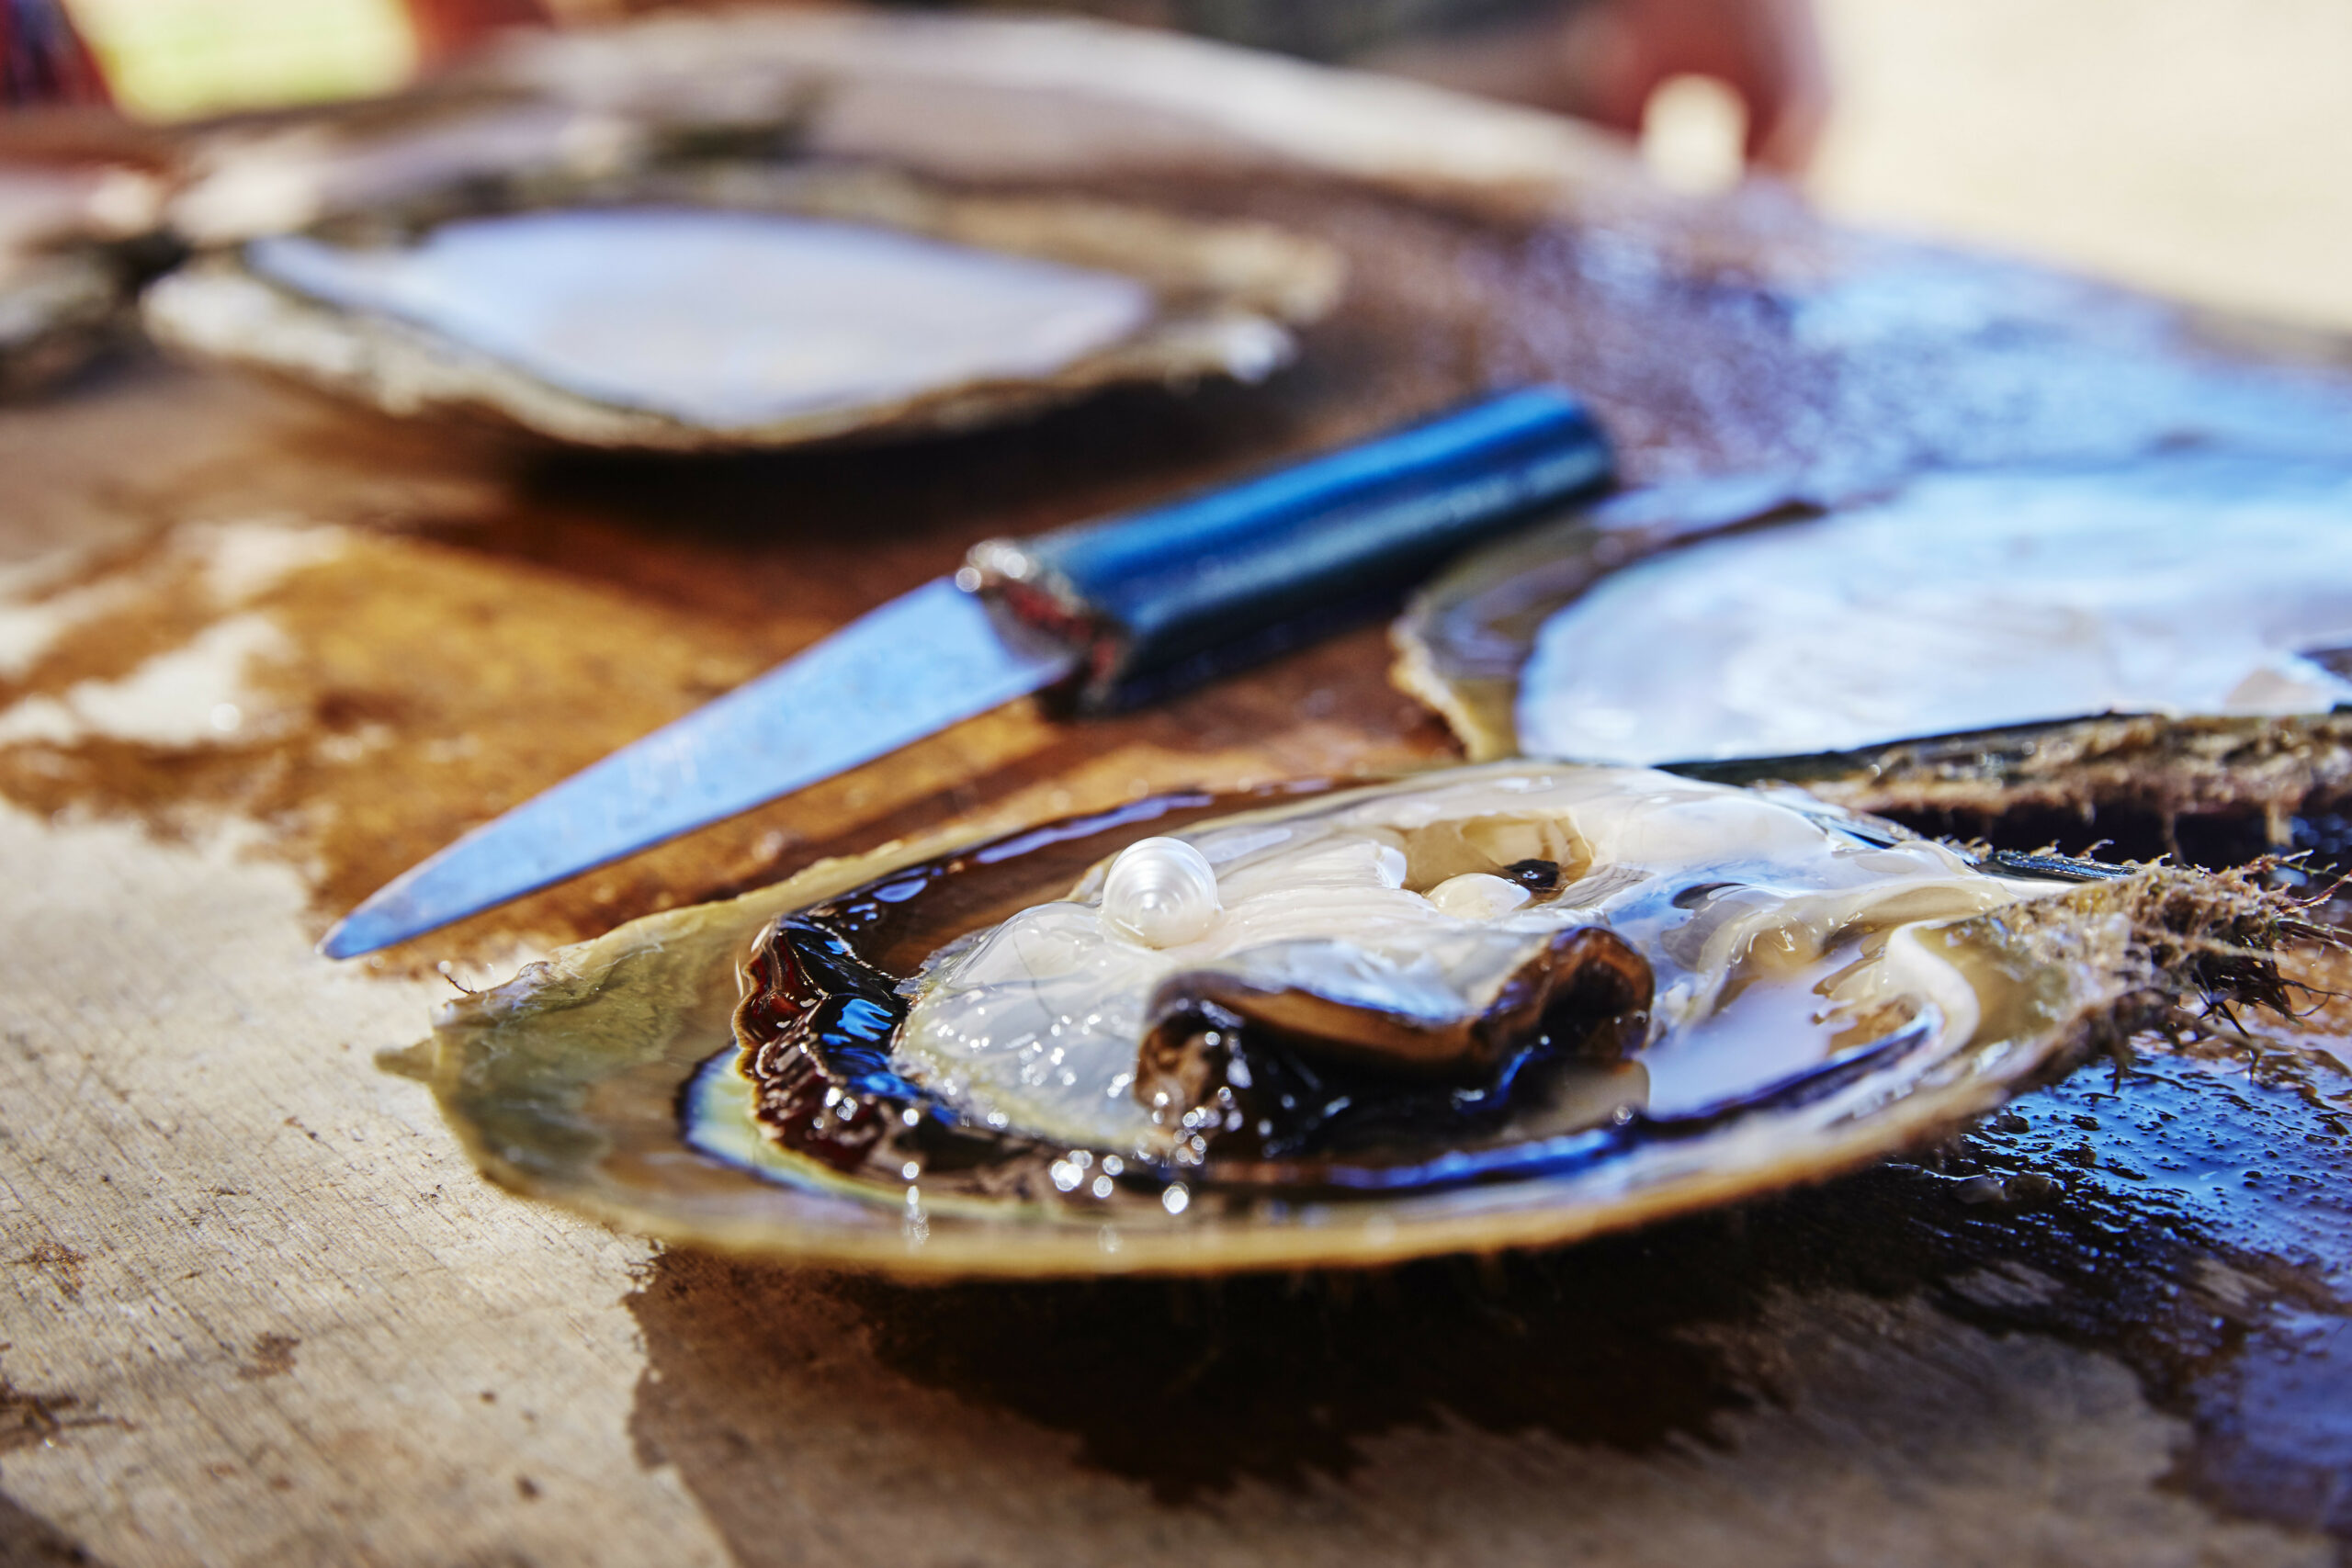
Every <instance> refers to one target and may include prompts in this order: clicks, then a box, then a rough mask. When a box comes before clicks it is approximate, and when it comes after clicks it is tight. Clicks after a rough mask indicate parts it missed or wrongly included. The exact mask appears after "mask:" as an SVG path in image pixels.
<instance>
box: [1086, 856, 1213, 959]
mask: <svg viewBox="0 0 2352 1568" xmlns="http://www.w3.org/2000/svg"><path fill="white" fill-rule="evenodd" d="M1218 909H1219V906H1218V904H1217V901H1216V871H1215V870H1214V869H1212V868H1211V866H1210V865H1209V863H1208V861H1207V859H1206V858H1205V857H1204V856H1203V855H1202V853H1201V852H1200V851H1198V850H1196V849H1194V848H1193V846H1192V845H1190V844H1188V843H1186V842H1185V841H1184V840H1182V839H1138V840H1136V841H1135V842H1134V843H1132V844H1129V845H1128V846H1127V847H1126V848H1125V849H1124V850H1121V851H1120V852H1119V855H1118V858H1117V859H1116V860H1114V861H1113V862H1112V863H1111V869H1110V871H1109V873H1108V874H1105V875H1104V876H1103V925H1104V926H1105V927H1107V928H1108V929H1109V930H1110V931H1111V932H1112V934H1113V935H1114V936H1123V937H1125V938H1126V939H1127V940H1128V941H1130V942H1141V943H1143V944H1144V946H1146V947H1174V946H1175V945H1177V944H1178V943H1179V942H1193V941H1197V940H1198V939H1199V938H1201V937H1203V936H1205V935H1207V934H1208V929H1209V928H1210V927H1211V926H1213V925H1215V924H1216V917H1217V913H1218Z"/></svg>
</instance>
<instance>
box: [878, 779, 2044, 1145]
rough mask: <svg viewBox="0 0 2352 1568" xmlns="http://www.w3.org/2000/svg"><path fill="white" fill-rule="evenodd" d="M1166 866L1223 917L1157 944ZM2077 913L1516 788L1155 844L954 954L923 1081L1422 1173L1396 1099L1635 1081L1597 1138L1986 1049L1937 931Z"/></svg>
mask: <svg viewBox="0 0 2352 1568" xmlns="http://www.w3.org/2000/svg"><path fill="white" fill-rule="evenodd" d="M1163 845H1173V846H1179V847H1181V848H1183V849H1185V850H1188V851H1189V852H1191V854H1192V857H1193V859H1194V860H1196V861H1197V862H1198V863H1200V864H1201V866H1202V868H1203V869H1204V871H1205V872H1208V873H1210V874H1212V875H1213V881H1212V882H1211V884H1210V886H1212V887H1213V889H1214V891H1213V893H1212V895H1211V897H1213V899H1214V900H1215V905H1216V907H1215V908H1210V909H1209V910H1208V911H1206V913H1207V917H1208V918H1206V919H1204V920H1202V921H1201V922H1200V923H1199V925H1198V927H1197V929H1196V930H1193V931H1187V932H1183V933H1181V935H1182V940H1169V941H1163V942H1152V941H1149V940H1145V939H1144V938H1142V937H1141V936H1139V934H1138V933H1137V931H1136V926H1135V924H1134V923H1133V922H1132V921H1131V920H1129V919H1125V918H1123V917H1122V900H1121V898H1120V897H1119V896H1120V895H1121V894H1122V892H1125V894H1126V901H1127V902H1128V903H1130V904H1132V902H1133V901H1134V899H1135V894H1134V891H1133V889H1132V888H1129V889H1122V888H1121V886H1120V882H1121V874H1122V872H1123V871H1125V870H1127V869H1128V868H1130V867H1131V866H1133V865H1134V864H1135V863H1136V860H1137V859H1138V858H1139V857H1147V856H1149V857H1155V858H1157V857H1159V856H1164V855H1165V853H1166V852H1165V851H1164V850H1162V849H1161V848H1160V846H1163ZM2049 886H2050V885H2046V884H2044V885H2040V886H2035V885H2020V884H2018V883H2014V882H2010V881H2007V880H2004V879H2002V878H1999V877H1996V876H1991V875H1987V874H1984V873H1983V872H1980V871H1978V870H1976V869H1975V868H1974V867H1973V865H1972V864H1971V863H1969V862H1967V861H1966V860H1965V859H1963V858H1962V857H1961V856H1960V855H1958V854H1957V853H1955V852H1952V851H1951V850H1949V849H1947V848H1945V847H1944V846H1942V845H1939V844H1936V843H1932V842H1929V841H1928V840H1919V839H1912V838H1909V837H1907V836H1905V835H1903V834H1901V833H1900V832H1894V831H1890V830H1888V829H1885V828H1883V826H1878V825H1872V824H1870V823H1867V822H1864V821H1861V820H1860V819H1856V818H1848V817H1846V816H1844V815H1843V814H1842V813H1838V812H1835V811H1830V810H1825V809H1823V808H1821V807H1817V806H1815V805H1813V804H1812V803H1810V802H1806V801H1804V800H1803V799H1802V797H1793V796H1790V797H1777V796H1770V795H1762V794H1758V793H1755V792H1750V791H1743V790H1737V789H1730V788H1725V787H1723V786H1720V785H1714V784H1697V783H1692V782H1691V781H1688V780H1683V779H1677V778H1672V777H1670V776H1668V775H1665V774H1660V773H1648V772H1645V771H1641V770H1627V769H1577V768H1566V769H1553V770H1544V769H1541V768H1536V769H1530V768H1524V767H1520V768H1504V769H1488V770H1484V771H1479V772H1475V773H1469V774H1466V775H1461V776H1456V777H1453V778H1448V779H1434V780H1419V781H1415V782H1413V783H1411V784H1402V785H1397V786H1391V787H1388V788H1384V789H1377V790H1373V791H1369V792H1362V793H1354V794H1350V795H1343V796H1340V798H1339V799H1337V800H1335V801H1333V802H1330V803H1328V804H1322V805H1318V806H1317V807H1309V808H1305V809H1300V808H1291V809H1288V810H1281V811H1274V812H1267V813H1257V814H1251V815H1247V816H1244V817H1242V818H1238V819H1234V820H1230V821H1225V822H1219V823H1216V824H1211V825H1204V826H1202V827H1197V828H1193V829H1187V830H1186V831H1185V832H1184V833H1183V834H1182V835H1181V836H1179V837H1175V838H1169V839H1154V840H1146V841H1145V842H1144V843H1141V844H1138V845H1136V846H1133V847H1131V848H1130V849H1128V850H1127V851H1125V852H1124V853H1123V854H1122V855H1121V856H1120V857H1119V858H1117V859H1114V860H1113V861H1111V862H1109V863H1105V864H1104V865H1101V866H1097V867H1096V868H1094V870H1092V871H1091V872H1090V873H1089V874H1088V875H1087V876H1086V877H1085V878H1083V879H1081V880H1080V882H1079V884H1078V885H1077V886H1075V887H1073V888H1072V889H1071V890H1070V892H1069V897H1066V898H1063V899H1059V900H1056V901H1054V902H1051V903H1046V904H1041V905H1038V906H1036V907H1035V908H1029V909H1025V910H1023V911H1022V912H1021V913H1019V914H1017V915H1015V916H1013V917H1012V919H1009V920H1006V921H1004V922H1003V923H1001V924H1000V925H997V926H994V927H991V928H989V929H988V930H985V931H979V932H976V933H974V934H973V935H972V936H970V937H967V938H966V939H964V940H962V941H960V942H956V943H954V944H952V945H951V946H949V947H948V948H947V949H945V950H944V951H943V952H942V953H939V954H937V955H936V956H935V957H933V959H932V960H931V961H930V963H928V964H926V965H925V967H924V970H923V972H922V976H921V977H920V979H919V980H918V982H917V984H916V987H915V988H914V994H913V998H912V1003H911V1006H910V1010H909V1012H908V1016H907V1019H906V1021H905V1023H904V1025H903V1026H902V1027H901V1028H900V1029H899V1032H898V1037H897V1040H896V1043H895V1046H894V1050H893V1055H892V1061H893V1065H894V1066H895V1068H896V1069H897V1071H898V1072H899V1074H900V1075H901V1076H902V1077H905V1078H906V1079H907V1080H908V1081H909V1082H910V1083H911V1084H914V1085H916V1086H918V1087H920V1088H922V1089H928V1090H929V1091H931V1092H932V1093H933V1094H934V1095H935V1096H936V1097H937V1098H938V1100H940V1101H941V1102H942V1103H943V1104H944V1105H945V1106H947V1107H949V1108H951V1109H952V1110H953V1111H956V1113H958V1114H960V1115H962V1116H963V1117H965V1118H966V1119H967V1120H974V1121H978V1122H981V1123H983V1124H985V1125H987V1126H989V1127H993V1128H1000V1129H1011V1130H1013V1131H1016V1132H1019V1133H1022V1134H1028V1135H1032V1136H1036V1137H1042V1138H1046V1139H1048V1140H1052V1141H1057V1142H1063V1143H1067V1144H1069V1145H1076V1146H1083V1147H1089V1148H1094V1149H1107V1150H1111V1151H1113V1152H1116V1153H1120V1154H1122V1155H1124V1156H1128V1157H1129V1158H1140V1159H1145V1160H1170V1159H1172V1160H1174V1161H1175V1162H1176V1163H1177V1164H1179V1165H1182V1164H1198V1163H1201V1161H1202V1160H1204V1159H1205V1158H1206V1157H1207V1156H1208V1155H1209V1153H1210V1151H1211V1149H1212V1148H1213V1147H1214V1148H1215V1149H1216V1150H1218V1151H1220V1152H1222V1151H1225V1150H1227V1149H1228V1148H1230V1147H1233V1146H1236V1145H1238V1146H1239V1147H1240V1148H1242V1149H1243V1150H1245V1151H1246V1153H1247V1155H1248V1156H1249V1157H1250V1158H1258V1157H1261V1156H1264V1155H1266V1154H1267V1153H1269V1152H1272V1153H1275V1154H1279V1155H1281V1156H1285V1157H1287V1156H1293V1155H1295V1154H1298V1153H1300V1152H1301V1151H1303V1150H1308V1149H1314V1148H1318V1147H1322V1146H1324V1145H1328V1144H1331V1143H1333V1142H1334V1141H1335V1139H1336V1142H1337V1143H1339V1144H1342V1145H1349V1144H1352V1142H1354V1141H1355V1140H1352V1139H1351V1138H1350V1137H1349V1136H1347V1134H1348V1132H1349V1129H1350V1127H1351V1125H1352V1124H1353V1123H1355V1122H1367V1121H1368V1122H1371V1123H1374V1124H1376V1125H1377V1126H1378V1128H1379V1133H1380V1135H1379V1136H1378V1137H1376V1138H1375V1139H1374V1142H1376V1143H1378V1144H1379V1145H1381V1146H1382V1147H1383V1148H1384V1149H1386V1148H1388V1147H1390V1146H1391V1145H1396V1146H1397V1153H1398V1156H1399V1157H1402V1158H1408V1159H1409V1158H1411V1157H1413V1156H1412V1154H1411V1151H1410V1148H1409V1145H1411V1144H1412V1143H1413V1141H1414V1140H1413V1139H1411V1138H1410V1137H1406V1138H1404V1139H1402V1140H1398V1139H1397V1138H1395V1137H1394V1136H1392V1135H1391V1134H1390V1132H1389V1129H1388V1128H1387V1126H1386V1122H1388V1121H1390V1120H1393V1118H1391V1117H1389V1116H1387V1115H1386V1114H1385V1112H1387V1111H1391V1110H1393V1109H1394V1105H1393V1104H1385V1103H1384V1101H1395V1100H1397V1099H1398V1097H1399V1096H1400V1095H1401V1096H1402V1097H1403V1098H1405V1099H1408V1100H1430V1099H1432V1098H1435V1099H1438V1100H1445V1101H1447V1102H1448V1103H1457V1102H1475V1101H1479V1100H1487V1099H1489V1098H1491V1099H1492V1100H1493V1101H1494V1109H1496V1110H1499V1109H1500V1108H1501V1105H1502V1102H1503V1101H1504V1100H1507V1099H1508V1098H1510V1095H1509V1092H1508V1091H1509V1090H1510V1089H1525V1088H1526V1087H1527V1086H1526V1085H1525V1084H1523V1083H1518V1082H1515V1081H1514V1080H1518V1079H1521V1078H1523V1077H1532V1075H1531V1074H1530V1071H1529V1069H1530V1068H1531V1067H1532V1066H1535V1065H1536V1064H1534V1063H1532V1062H1531V1061H1529V1060H1528V1058H1529V1057H1530V1056H1534V1057H1542V1058H1545V1059H1547V1060H1548V1059H1551V1058H1554V1057H1558V1058H1561V1059H1564V1060H1565V1059H1568V1058H1581V1059H1583V1060H1585V1061H1587V1062H1596V1061H1597V1062H1600V1063H1602V1064H1605V1065H1606V1066H1605V1068H1604V1070H1603V1071H1601V1072H1600V1075H1599V1076H1600V1077H1602V1078H1604V1079H1605V1080H1606V1081H1607V1083H1608V1084H1609V1085H1610V1086H1611V1096H1610V1098H1609V1102H1608V1103H1605V1104H1595V1105H1590V1106H1581V1107H1579V1108H1578V1109H1579V1111H1596V1112H1597V1113H1598V1114H1600V1115H1601V1116H1603V1117H1608V1116H1616V1115H1619V1114H1621V1113H1623V1112H1625V1111H1628V1110H1637V1111H1642V1112H1644V1113H1645V1114H1658V1115H1685V1114H1690V1113H1692V1112H1695V1111H1706V1110H1709V1109H1712V1108H1713V1107H1715V1106H1716V1105H1717V1104H1718V1103H1720V1102H1723V1101H1725V1100H1736V1099H1739V1098H1741V1097H1743V1096H1747V1095H1752V1094H1755V1093H1758V1092H1760V1091H1763V1090H1765V1089H1768V1088H1769V1087H1770V1086H1771V1085H1772V1084H1774V1083H1776V1082H1779V1081H1781V1080H1783V1079H1786V1078H1790V1077H1796V1076H1800V1075H1802V1074H1804V1073H1805V1072H1806V1071H1808V1070H1810V1069H1812V1068H1815V1067H1817V1066H1820V1065H1822V1064H1824V1063H1826V1062H1827V1061H1829V1060H1831V1059H1832V1058H1834V1057H1836V1056H1837V1055H1839V1054H1840V1053H1841V1052H1843V1051H1847V1050H1851V1049H1854V1048H1856V1047H1858V1046H1867V1045H1871V1044H1875V1043H1879V1042H1881V1041H1883V1040H1885V1039H1888V1038H1891V1037H1893V1036H1894V1035H1896V1034H1897V1033H1899V1032H1903V1031H1905V1030H1914V1031H1916V1032H1917V1033H1918V1034H1919V1035H1920V1036H1921V1037H1922V1044H1923V1046H1924V1045H1927V1044H1928V1043H1929V1042H1928V1040H1927V1037H1928V1036H1932V1037H1933V1042H1932V1043H1933V1045H1934V1047H1935V1048H1936V1049H1950V1048H1952V1047H1954V1046H1957V1045H1959V1044H1962V1043H1965V1042H1966V1041H1968V1040H1969V1039H1970V1038H1971V1037H1973V1034H1974V1032H1975V1031H1976V1027H1977V1024H1978V1022H1979V1021H1980V1019H1981V1018H1982V1016H1983V1013H1984V1006H1983V1003H1982V1002H1981V1001H1980V999H1979V998H1978V997H1977V995H1976V993H1975V991H1974V989H1973V987H1972V985H1971V983H1970V982H1969V980H1968V979H1967V978H1966V977H1965V975H1964V973H1963V971H1962V968H1961V967H1960V966H1958V964H1957V962H1956V961H1955V960H1954V958H1953V957H1952V956H1951V954H1950V953H1942V952H1939V951H1938V950H1936V949H1935V948H1933V947H1931V946H1930V945H1928V944H1925V943H1923V942H1922V940H1921V935H1922V931H1923V930H1924V925H1923V923H1932V922H1938V921H1950V920H1958V919H1966V918H1968V917H1970V916H1973V915H1979V914H1982V913H1984V912H1985V911H1987V910H1989V909H1994V908H1999V907H2001V906H2003V905H2006V904H2008V903H2011V902H2013V901H2015V900H2016V899H2018V898H2019V897H2026V896H2029V895H2030V894H2031V893H2033V892H2037V891H2043V890H2047V889H2048V887H2049ZM1629 1057H1630V1058H1631V1059H1632V1060H1633V1062H1634V1063H1636V1064H1638V1066H1635V1067H1634V1070H1631V1071H1628V1070H1625V1069H1624V1067H1623V1066H1621V1064H1623V1063H1624V1062H1625V1061H1626V1059H1627V1058H1629ZM1588 1076H1589V1075H1588ZM1432 1086H1434V1088H1433V1087H1432ZM1339 1100H1346V1101H1347V1102H1348V1103H1347V1104H1345V1105H1344V1106H1338V1107H1336V1108H1335V1103H1334V1102H1336V1101H1339ZM1482 1109H1484V1107H1483V1106H1482ZM1575 1113H1576V1112H1571V1114H1572V1115H1573V1114H1575ZM1425 1119H1426V1118H1425ZM1437 1120H1439V1121H1446V1120H1450V1119H1449V1118H1442V1117H1441V1118H1437ZM1566 1130H1572V1129H1570V1128H1568V1127H1567V1126H1566V1125H1565V1124H1563V1125H1555V1126H1547V1127H1546V1128H1545V1129H1544V1131H1545V1132H1546V1133H1557V1132H1560V1131H1566ZM1448 1139H1453V1140H1454V1145H1451V1146H1448V1147H1441V1148H1437V1149H1434V1150H1425V1151H1423V1153H1424V1154H1427V1153H1445V1152H1453V1148H1454V1147H1458V1142H1459V1138H1458V1134H1456V1133H1455V1132H1453V1131H1448V1132H1446V1133H1443V1134H1439V1135H1438V1137H1437V1138H1435V1139H1433V1140H1431V1141H1432V1142H1433V1143H1437V1144H1441V1145H1443V1144H1445V1143H1446V1140H1448Z"/></svg>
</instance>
